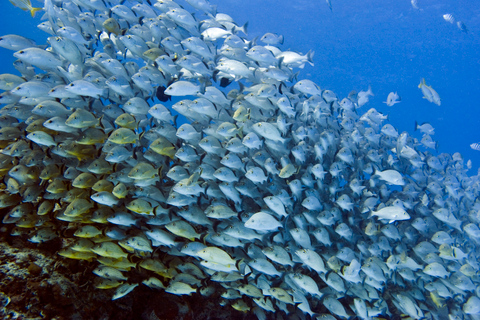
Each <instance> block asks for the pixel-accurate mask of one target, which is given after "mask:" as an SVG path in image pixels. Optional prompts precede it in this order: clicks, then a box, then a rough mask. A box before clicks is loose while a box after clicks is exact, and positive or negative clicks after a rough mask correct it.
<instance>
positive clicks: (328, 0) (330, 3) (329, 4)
mask: <svg viewBox="0 0 480 320" xmlns="http://www.w3.org/2000/svg"><path fill="white" fill-rule="evenodd" d="M326 1H327V4H328V7H329V8H330V11H333V9H332V2H331V1H330V0H326Z"/></svg>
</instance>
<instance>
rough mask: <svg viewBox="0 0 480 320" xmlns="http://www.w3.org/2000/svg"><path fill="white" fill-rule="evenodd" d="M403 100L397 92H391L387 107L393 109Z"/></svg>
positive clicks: (386, 102)
mask: <svg viewBox="0 0 480 320" xmlns="http://www.w3.org/2000/svg"><path fill="white" fill-rule="evenodd" d="M401 100H402V99H401V98H400V96H399V95H398V94H397V93H396V92H390V93H389V94H388V97H387V101H384V102H383V103H385V104H386V105H387V106H389V107H392V106H393V105H394V104H396V103H400V101H401Z"/></svg>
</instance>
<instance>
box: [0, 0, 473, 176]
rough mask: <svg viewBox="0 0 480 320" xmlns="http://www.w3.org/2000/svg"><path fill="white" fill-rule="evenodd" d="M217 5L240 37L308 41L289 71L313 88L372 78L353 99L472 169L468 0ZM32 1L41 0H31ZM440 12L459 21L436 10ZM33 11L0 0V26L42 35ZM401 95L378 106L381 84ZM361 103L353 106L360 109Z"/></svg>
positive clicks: (341, 88) (6, 62)
mask: <svg viewBox="0 0 480 320" xmlns="http://www.w3.org/2000/svg"><path fill="white" fill-rule="evenodd" d="M210 2H211V3H212V4H216V5H218V11H219V12H223V13H227V14H229V15H230V16H231V17H233V18H234V20H235V21H236V22H237V23H238V24H239V25H243V24H244V23H246V22H248V38H249V39H254V38H255V37H258V38H260V37H261V36H262V35H263V34H264V33H266V32H272V33H277V34H281V35H283V36H284V38H285V41H284V44H283V47H282V49H283V50H286V49H290V50H293V51H297V52H302V53H307V52H308V51H309V50H313V51H315V55H314V58H313V60H314V63H315V65H314V66H310V65H308V64H307V65H306V67H305V68H304V69H303V70H302V71H301V72H300V74H299V76H298V79H299V80H300V79H304V78H306V79H311V80H313V81H315V82H316V83H317V84H318V85H319V86H320V87H321V88H322V89H324V88H327V89H330V90H332V91H334V92H335V93H336V94H337V96H338V97H339V98H340V99H342V98H343V97H346V96H347V95H348V93H349V92H351V91H352V90H356V91H357V92H359V91H361V90H367V89H368V86H371V87H372V90H373V93H374V94H375V96H374V97H371V98H370V101H369V103H368V104H366V105H365V106H363V107H362V108H361V109H359V110H358V111H359V113H363V112H365V111H367V110H368V109H369V108H372V107H373V108H376V109H377V110H378V111H380V112H382V113H385V114H388V115H389V121H390V123H391V124H392V125H393V126H394V127H395V128H397V130H398V131H399V132H403V131H407V132H409V134H411V135H412V136H413V137H416V138H418V139H421V134H420V133H419V132H416V133H415V132H414V127H415V121H417V122H418V123H423V122H429V123H430V124H431V125H432V126H433V127H434V128H435V135H434V136H433V138H434V140H436V141H437V142H438V152H440V153H442V152H447V153H451V154H453V153H455V152H460V153H461V154H462V155H463V157H464V159H466V160H467V159H471V160H472V171H471V172H470V174H475V173H476V169H477V168H478V167H479V166H480V151H476V150H472V149H471V148H470V144H472V143H475V142H480V130H479V129H480V97H479V93H480V91H479V90H480V55H479V54H478V53H479V52H480V6H479V5H478V3H477V2H476V1H473V0H419V1H418V7H419V8H420V10H416V9H414V8H413V6H412V5H411V3H410V1H409V0H381V1H380V0H362V1H355V2H351V1H344V0H338V1H336V0H331V3H332V9H333V10H332V11H330V9H329V7H328V5H327V3H326V1H324V0H318V1H317V0H315V1H313V0H297V1H290V0H242V1H238V0H221V1H220V0H216V1H214V0H212V1H210ZM32 3H33V4H34V5H39V6H41V2H40V1H37V0H33V1H32ZM447 13H450V14H452V15H453V17H454V18H455V21H458V20H461V21H463V22H464V23H465V25H466V26H467V28H468V33H465V32H462V31H461V30H459V29H458V28H457V25H456V24H455V23H454V24H451V23H449V22H447V21H445V20H444V19H443V15H444V14H447ZM41 16H42V12H39V13H38V14H37V15H36V17H35V18H34V19H32V18H31V16H30V14H29V13H28V12H24V11H22V10H20V9H18V8H17V7H14V6H12V5H11V4H10V3H4V4H3V6H2V11H1V12H0V18H1V21H2V25H1V27H0V30H1V32H0V33H1V34H10V33H14V34H19V35H23V36H25V37H29V38H31V39H34V40H36V41H37V43H46V38H47V36H48V35H46V34H45V33H44V32H42V31H40V30H39V29H38V28H37V27H36V26H37V24H38V23H40V22H41ZM12 53H13V52H12V51H9V50H6V49H3V48H0V61H1V62H2V64H1V67H0V72H2V73H6V72H10V73H15V74H18V73H17V72H16V70H15V69H14V68H13V66H12V63H13V61H14V60H15V58H14V57H13V56H12ZM422 78H425V80H426V83H427V84H428V85H431V86H432V87H433V88H434V89H435V90H436V91H437V92H438V93H439V95H440V97H441V99H442V103H441V105H440V106H437V105H435V104H433V103H430V102H428V101H427V100H426V99H423V98H422V93H421V90H420V89H419V88H418V84H419V83H420V80H421V79H422ZM392 91H394V92H398V94H399V95H400V96H401V98H402V102H401V103H399V104H395V105H394V106H393V107H388V106H387V105H386V104H384V103H383V101H386V98H387V95H388V93H390V92H392ZM362 111H363V112H362Z"/></svg>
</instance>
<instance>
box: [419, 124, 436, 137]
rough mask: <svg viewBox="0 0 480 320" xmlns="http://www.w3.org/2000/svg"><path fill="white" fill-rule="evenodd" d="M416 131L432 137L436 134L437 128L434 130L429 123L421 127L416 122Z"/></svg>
mask: <svg viewBox="0 0 480 320" xmlns="http://www.w3.org/2000/svg"><path fill="white" fill-rule="evenodd" d="M415 130H420V132H422V133H424V134H428V135H431V136H433V135H434V134H435V128H433V127H432V125H431V124H430V123H428V122H424V123H422V124H421V125H420V124H418V123H417V121H415Z"/></svg>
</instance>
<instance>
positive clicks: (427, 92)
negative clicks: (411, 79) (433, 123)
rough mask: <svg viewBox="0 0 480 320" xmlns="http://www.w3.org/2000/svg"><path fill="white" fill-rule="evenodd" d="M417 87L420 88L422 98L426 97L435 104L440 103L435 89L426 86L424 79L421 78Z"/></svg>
mask: <svg viewBox="0 0 480 320" xmlns="http://www.w3.org/2000/svg"><path fill="white" fill-rule="evenodd" d="M418 87H419V88H420V89H421V90H422V93H423V98H425V99H427V100H428V101H429V102H432V103H435V104H436V105H438V106H439V105H440V104H441V101H440V96H439V95H438V93H437V91H435V90H434V89H433V88H432V87H431V86H427V84H426V83H425V79H422V81H421V82H420V84H419V85H418Z"/></svg>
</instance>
